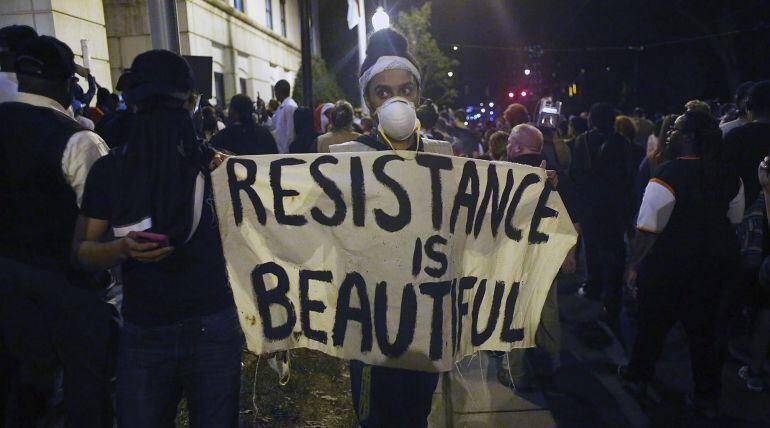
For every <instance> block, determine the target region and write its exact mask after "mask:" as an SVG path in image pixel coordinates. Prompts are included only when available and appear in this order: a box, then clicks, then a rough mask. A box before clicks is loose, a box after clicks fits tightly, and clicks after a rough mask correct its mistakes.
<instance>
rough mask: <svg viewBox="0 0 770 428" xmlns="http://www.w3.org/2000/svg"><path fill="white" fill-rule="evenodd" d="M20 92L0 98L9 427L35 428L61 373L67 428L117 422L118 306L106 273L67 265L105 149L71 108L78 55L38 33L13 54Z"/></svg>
mask: <svg viewBox="0 0 770 428" xmlns="http://www.w3.org/2000/svg"><path fill="white" fill-rule="evenodd" d="M14 55H15V57H14V70H15V72H16V74H17V76H18V81H19V92H18V93H17V94H16V96H15V98H14V100H13V101H12V102H5V103H2V104H0V206H2V209H0V224H2V225H3V227H2V228H0V318H1V319H2V320H3V322H2V324H0V348H2V350H1V351H0V355H3V357H4V358H5V359H6V360H5V364H6V365H5V367H6V368H9V367H10V368H9V372H8V374H7V376H3V378H4V379H8V382H5V381H4V382H2V383H1V384H2V387H0V388H3V389H5V388H8V389H7V390H6V391H9V392H10V395H9V397H8V398H7V401H6V403H5V404H6V406H5V408H6V410H7V411H8V416H7V420H10V421H11V422H9V423H10V425H11V426H17V425H18V426H36V424H37V423H40V418H41V417H42V414H43V413H45V412H46V408H45V406H46V403H47V402H49V401H50V397H51V395H52V394H53V388H54V385H55V378H56V373H58V372H59V370H62V369H63V374H64V402H65V408H66V413H67V415H66V418H67V426H73V427H76V426H77V427H84V426H88V427H103V426H112V406H111V401H110V379H111V378H112V375H111V370H110V364H109V363H110V359H111V353H110V347H111V341H112V339H113V337H114V335H115V331H114V324H113V323H112V315H113V312H112V307H111V306H110V305H108V304H107V303H104V302H102V301H100V299H99V293H100V292H102V291H103V290H104V288H105V286H106V285H108V284H109V283H110V281H109V276H108V275H107V274H106V272H105V271H104V270H101V271H96V272H95V273H94V274H86V273H83V272H80V271H78V270H76V269H75V268H74V267H73V265H72V264H71V249H72V247H71V245H72V236H73V230H74V228H75V221H76V219H77V216H78V210H79V205H80V202H81V196H82V192H83V187H84V185H85V179H86V176H87V174H88V171H89V169H90V168H91V166H92V165H93V164H94V162H95V161H96V160H97V159H99V158H100V157H101V156H103V155H104V154H106V153H107V147H106V146H105V145H104V142H103V141H102V140H101V139H100V138H99V137H98V136H97V135H96V134H94V133H93V132H90V131H87V130H85V129H83V128H82V127H81V126H80V125H79V124H78V123H77V122H76V121H75V120H74V119H73V118H72V116H71V113H70V112H69V111H68V107H69V105H70V101H71V100H72V93H71V88H72V86H71V82H72V80H73V77H74V74H75V62H74V55H73V54H72V51H71V50H70V49H69V47H67V45H65V44H64V43H62V42H60V41H59V40H57V39H55V38H52V37H48V36H40V37H33V38H31V39H28V40H27V41H25V42H24V43H22V44H21V45H20V46H18V48H17V49H16V50H15V52H14Z"/></svg>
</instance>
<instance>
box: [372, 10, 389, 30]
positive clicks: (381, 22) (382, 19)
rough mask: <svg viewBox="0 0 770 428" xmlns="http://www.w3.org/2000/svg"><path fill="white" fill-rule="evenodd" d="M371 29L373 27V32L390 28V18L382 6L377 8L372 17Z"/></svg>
mask: <svg viewBox="0 0 770 428" xmlns="http://www.w3.org/2000/svg"><path fill="white" fill-rule="evenodd" d="M372 27H374V31H379V30H384V29H385V28H388V27H390V17H389V16H388V14H387V13H386V12H385V9H383V8H382V6H380V7H378V8H377V11H376V12H374V15H372Z"/></svg>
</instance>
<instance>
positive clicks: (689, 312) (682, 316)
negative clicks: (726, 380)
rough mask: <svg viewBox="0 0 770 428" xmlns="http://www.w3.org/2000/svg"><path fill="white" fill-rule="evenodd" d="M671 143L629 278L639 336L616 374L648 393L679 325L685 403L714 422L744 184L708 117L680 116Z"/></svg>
mask: <svg viewBox="0 0 770 428" xmlns="http://www.w3.org/2000/svg"><path fill="white" fill-rule="evenodd" d="M667 144H668V149H669V150H670V152H671V153H672V155H673V157H674V159H673V160H671V161H669V162H667V163H665V164H663V165H661V167H660V168H659V169H658V171H657V173H656V174H655V175H654V178H652V179H651V180H650V182H649V183H648V184H647V188H646V189H645V193H644V198H643V200H642V205H641V208H640V209H639V217H638V220H637V233H636V237H635V239H634V243H633V245H632V255H631V260H630V262H629V267H628V271H627V274H626V286H627V291H629V292H630V293H631V294H632V295H638V301H639V319H638V321H639V335H638V337H637V340H636V343H635V344H634V347H633V352H632V355H631V362H630V364H629V365H628V366H623V367H620V369H619V370H618V375H619V376H620V378H621V380H622V381H623V382H624V383H625V384H626V386H628V387H630V388H633V389H635V390H637V391H638V392H643V391H644V389H645V388H646V386H647V384H648V383H649V382H651V381H652V379H653V374H654V370H655V363H656V361H657V359H658V357H659V356H660V353H661V350H662V348H663V345H664V344H665V339H666V336H667V335H668V332H669V330H670V329H671V327H672V326H673V325H674V323H675V322H677V321H680V322H682V324H683V325H684V328H685V330H686V332H687V339H688V342H689V346H690V356H691V359H692V370H693V380H694V382H695V391H694V392H693V393H691V394H688V396H687V402H688V404H690V405H691V406H693V407H694V408H695V410H696V411H699V412H701V413H703V414H704V415H705V416H709V417H714V416H716V409H717V401H718V398H719V393H720V389H721V386H720V378H721V359H720V350H719V349H717V348H718V347H717V346H716V338H715V327H716V326H715V320H716V319H717V312H718V306H719V296H720V291H721V289H722V284H723V282H724V281H726V280H727V279H728V278H729V276H730V274H731V272H733V271H734V268H735V267H736V266H737V258H738V243H737V240H736V239H735V234H734V233H731V227H730V225H731V224H733V225H735V224H738V223H739V222H740V221H741V219H742V217H743V210H744V197H743V183H742V182H741V180H740V178H738V176H737V175H736V174H735V173H733V172H732V171H731V170H730V169H729V168H728V167H726V166H725V165H724V164H722V163H720V162H719V158H720V155H719V154H720V151H721V144H722V138H721V132H720V130H719V127H718V126H717V123H716V121H715V120H714V119H713V118H712V117H711V115H710V114H708V113H706V112H703V111H697V110H690V111H688V112H686V113H685V114H683V115H681V116H679V117H678V118H677V119H676V121H675V123H674V127H673V129H672V130H671V132H670V133H669V134H668V141H667ZM637 272H638V279H637ZM637 283H638V287H637ZM637 290H638V292H637Z"/></svg>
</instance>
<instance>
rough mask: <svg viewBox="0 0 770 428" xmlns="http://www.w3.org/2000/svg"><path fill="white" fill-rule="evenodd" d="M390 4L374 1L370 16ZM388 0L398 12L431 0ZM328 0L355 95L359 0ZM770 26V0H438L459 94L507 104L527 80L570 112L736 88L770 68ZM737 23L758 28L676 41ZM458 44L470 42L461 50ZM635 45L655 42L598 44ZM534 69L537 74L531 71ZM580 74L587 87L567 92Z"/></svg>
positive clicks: (439, 23)
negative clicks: (353, 22) (351, 7)
mask: <svg viewBox="0 0 770 428" xmlns="http://www.w3.org/2000/svg"><path fill="white" fill-rule="evenodd" d="M378 3H379V2H377V1H376V0H367V9H371V10H369V11H368V16H371V13H372V12H373V10H374V8H375V7H376V6H377V5H378ZM385 3H387V5H386V9H388V10H389V12H390V15H391V19H393V18H394V17H395V15H396V13H397V11H399V10H405V9H409V8H410V7H413V6H417V5H421V4H422V3H423V1H419V0H400V1H394V0H390V1H387V2H385ZM320 6H321V7H320V10H321V19H320V20H321V43H322V53H323V56H324V58H325V59H326V61H327V64H328V65H329V66H330V68H331V69H332V70H333V71H334V72H336V73H337V77H338V81H339V83H340V84H341V86H343V89H344V90H345V91H346V94H348V96H349V97H350V98H355V97H356V91H357V88H356V85H355V79H354V77H355V75H356V67H357V50H356V30H355V29H354V30H351V31H348V30H347V25H346V21H345V13H346V10H347V1H346V0H322V1H321V2H320ZM369 25H371V24H370V23H369ZM769 26H770V7H768V3H767V1H762V0H744V1H708V0H706V1H704V0H700V1H697V0H696V1H681V0H668V1H660V0H654V1H627V0H570V1H567V0H561V1H555V0H538V1H532V0H526V1H524V0H515V1H514V0H473V1H464V0H434V1H433V34H434V35H435V37H436V39H437V41H438V43H439V44H440V46H441V47H442V48H443V49H444V50H445V52H446V53H447V54H449V55H451V56H455V57H456V58H457V59H458V60H459V61H460V62H461V65H460V67H459V68H458V69H457V70H456V71H455V78H456V81H457V82H458V85H457V89H458V92H459V94H460V97H459V98H458V100H457V102H456V104H457V105H471V104H473V105H478V103H479V102H482V101H483V102H488V101H496V102H497V103H498V105H499V106H504V105H505V104H507V103H508V102H509V99H508V97H507V94H508V92H509V91H514V92H516V93H517V94H518V93H519V92H520V91H521V90H522V89H527V90H530V91H534V92H535V95H536V96H531V97H528V99H527V100H524V101H525V102H526V103H528V104H532V103H534V102H535V101H536V99H537V98H539V97H540V96H543V95H550V94H553V95H555V96H556V97H557V98H559V99H562V100H563V101H565V107H564V108H565V110H567V111H568V112H574V111H579V110H582V109H585V108H586V107H587V106H588V105H589V104H590V103H591V102H595V101H610V102H612V103H614V104H616V105H618V106H619V107H621V108H622V109H623V110H630V109H631V108H633V107H634V106H635V105H641V106H644V107H646V108H647V109H648V110H650V111H653V110H654V111H661V112H674V111H679V110H682V109H683V104H684V102H685V101H687V100H689V99H693V98H700V99H712V98H722V99H727V98H729V96H730V94H731V91H732V88H734V86H735V85H736V84H737V83H739V82H741V81H744V80H761V79H767V78H770V60H768V59H767V58H768V57H770V43H768V41H770V27H769ZM736 30H748V31H744V32H741V33H738V34H734V35H729V36H724V37H715V38H714V37H712V38H708V39H701V40H691V41H688V42H683V43H671V42H672V41H677V40H679V41H681V40H682V39H690V38H697V37H703V36H704V35H713V34H719V33H725V32H728V31H736ZM452 44H458V45H460V49H459V50H458V51H456V52H455V51H452V50H451V45H452ZM468 45H478V46H487V47H498V48H502V49H484V48H480V47H471V46H468ZM624 46H645V49H644V50H643V51H637V50H628V49H617V50H616V49H593V48H608V47H624ZM528 48H534V49H531V50H530V49H528ZM589 48H591V49H590V50H588V49H589ZM418 60H419V58H418ZM608 67H609V71H608V70H607V68H608ZM524 68H530V69H531V70H532V74H531V75H530V76H528V77H527V76H524V73H523V70H524ZM581 70H585V72H581ZM571 83H576V84H577V85H578V89H579V93H580V96H578V97H575V98H568V97H567V94H565V93H562V90H564V89H566V87H567V86H568V85H569V84H571ZM516 101H522V100H518V99H517V100H516Z"/></svg>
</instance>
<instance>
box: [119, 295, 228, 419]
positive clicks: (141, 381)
mask: <svg viewBox="0 0 770 428" xmlns="http://www.w3.org/2000/svg"><path fill="white" fill-rule="evenodd" d="M242 346H243V335H242V332H241V327H240V324H239V322H238V315H237V312H236V310H235V308H232V309H227V310H226V311H222V312H219V313H215V314H212V315H208V316H204V317H200V318H192V319H188V320H184V321H181V322H177V323H174V324H171V325H163V326H159V327H142V326H137V325H136V324H132V323H130V322H125V323H124V324H123V330H122V334H121V338H120V349H119V351H118V370H117V376H118V379H117V414H118V426H120V427H125V428H134V427H145V428H154V427H173V426H174V419H175V417H176V411H177V406H178V404H179V401H180V400H181V398H182V394H183V393H184V396H185V397H186V398H187V408H188V409H189V413H190V426H191V427H194V428H197V427H212V428H214V427H217V428H219V427H223V428H224V427H236V426H238V404H239V395H240V394H239V393H240V384H241V352H242Z"/></svg>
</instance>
